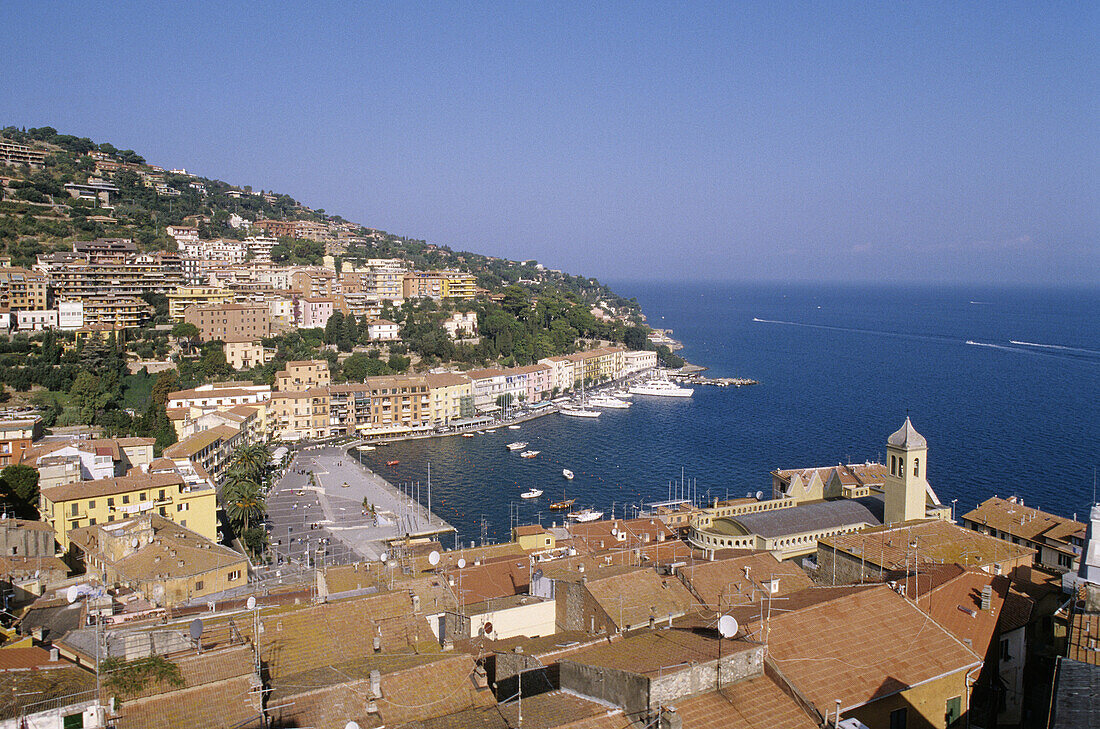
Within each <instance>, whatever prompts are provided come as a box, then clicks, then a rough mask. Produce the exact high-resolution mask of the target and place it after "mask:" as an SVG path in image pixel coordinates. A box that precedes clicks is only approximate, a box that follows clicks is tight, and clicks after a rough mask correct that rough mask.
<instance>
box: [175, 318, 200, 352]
mask: <svg viewBox="0 0 1100 729" xmlns="http://www.w3.org/2000/svg"><path fill="white" fill-rule="evenodd" d="M172 336H173V337H175V338H176V339H178V340H183V341H185V342H187V351H188V353H190V352H191V351H192V350H193V349H194V341H195V340H196V339H198V338H199V328H198V327H197V326H195V325H194V324H192V323H191V322H189V321H181V322H180V323H179V324H177V325H175V326H174V327H172Z"/></svg>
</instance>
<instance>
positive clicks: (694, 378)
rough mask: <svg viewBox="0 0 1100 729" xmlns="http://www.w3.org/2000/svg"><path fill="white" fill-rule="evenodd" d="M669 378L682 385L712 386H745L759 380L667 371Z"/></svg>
mask: <svg viewBox="0 0 1100 729" xmlns="http://www.w3.org/2000/svg"><path fill="white" fill-rule="evenodd" d="M669 378H670V379H673V380H676V381H677V382H679V383H681V384H683V385H710V386H712V387H746V386H748V385H759V384H760V382H759V381H757V380H751V379H749V378H747V377H706V376H705V375H700V374H689V373H675V372H672V373H669Z"/></svg>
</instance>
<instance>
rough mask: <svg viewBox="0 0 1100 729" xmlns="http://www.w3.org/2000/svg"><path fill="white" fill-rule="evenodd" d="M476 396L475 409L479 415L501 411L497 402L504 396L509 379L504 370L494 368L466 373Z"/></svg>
mask: <svg viewBox="0 0 1100 729" xmlns="http://www.w3.org/2000/svg"><path fill="white" fill-rule="evenodd" d="M466 377H468V378H469V379H470V385H471V388H472V391H473V394H474V407H475V408H476V409H477V411H478V412H479V413H484V412H490V411H493V410H497V409H499V406H498V405H497V400H498V399H499V398H501V397H503V396H504V393H505V391H506V386H507V381H508V377H507V375H505V374H504V370H498V369H494V368H489V369H483V370H470V371H469V372H467V373H466Z"/></svg>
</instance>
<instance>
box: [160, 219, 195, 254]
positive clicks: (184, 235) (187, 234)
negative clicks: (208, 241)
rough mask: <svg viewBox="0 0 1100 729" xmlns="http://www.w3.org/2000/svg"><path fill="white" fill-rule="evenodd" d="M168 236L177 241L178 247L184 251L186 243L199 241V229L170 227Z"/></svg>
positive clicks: (178, 226) (167, 229)
mask: <svg viewBox="0 0 1100 729" xmlns="http://www.w3.org/2000/svg"><path fill="white" fill-rule="evenodd" d="M166 231H167V233H168V235H169V236H170V237H172V238H174V239H175V241H176V245H178V246H179V247H180V251H183V244H184V243H192V242H196V241H198V239H199V229H198V228H191V227H187V226H182V225H169V226H168V228H166Z"/></svg>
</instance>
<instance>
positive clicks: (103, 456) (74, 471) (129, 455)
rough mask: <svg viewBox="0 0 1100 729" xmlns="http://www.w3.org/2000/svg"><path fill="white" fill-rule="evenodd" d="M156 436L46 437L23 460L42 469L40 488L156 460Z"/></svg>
mask: <svg viewBox="0 0 1100 729" xmlns="http://www.w3.org/2000/svg"><path fill="white" fill-rule="evenodd" d="M155 442H156V441H155V439H154V438H88V439H84V438H71V439H69V440H51V441H48V442H46V441H42V442H39V443H38V444H37V445H35V446H33V447H31V448H30V449H29V450H28V451H27V452H26V453H25V455H24V457H23V463H24V464H26V465H28V466H31V467H33V468H36V469H38V474H39V480H38V486H39V488H40V489H47V488H51V487H54V486H63V485H66V484H70V483H76V482H78V481H95V480H98V479H104V478H112V477H114V476H124V475H125V474H126V473H128V472H129V471H130V470H131V469H134V468H138V469H147V468H148V467H149V464H151V463H152V462H153V444H154V443H155Z"/></svg>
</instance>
